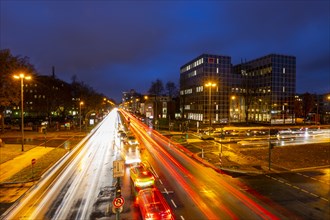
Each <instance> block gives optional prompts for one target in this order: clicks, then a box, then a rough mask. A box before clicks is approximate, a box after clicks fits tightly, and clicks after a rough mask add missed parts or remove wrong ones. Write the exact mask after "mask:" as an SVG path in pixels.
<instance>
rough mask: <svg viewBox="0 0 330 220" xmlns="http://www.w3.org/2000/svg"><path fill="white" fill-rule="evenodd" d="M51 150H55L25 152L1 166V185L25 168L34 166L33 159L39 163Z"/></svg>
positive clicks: (38, 148)
mask: <svg viewBox="0 0 330 220" xmlns="http://www.w3.org/2000/svg"><path fill="white" fill-rule="evenodd" d="M51 150H53V148H50V147H47V148H46V147H34V148H32V149H31V150H29V151H26V152H24V153H23V154H22V155H19V156H17V157H15V158H14V159H12V160H9V161H7V162H5V163H2V164H0V183H3V182H4V181H5V180H6V179H8V178H10V177H11V176H13V175H15V174H16V173H18V172H19V171H21V170H22V169H23V168H25V167H28V166H32V164H31V162H32V159H35V160H36V163H38V159H39V158H41V157H42V156H43V155H45V154H46V153H48V152H49V151H51Z"/></svg>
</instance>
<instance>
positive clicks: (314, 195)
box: [265, 174, 329, 202]
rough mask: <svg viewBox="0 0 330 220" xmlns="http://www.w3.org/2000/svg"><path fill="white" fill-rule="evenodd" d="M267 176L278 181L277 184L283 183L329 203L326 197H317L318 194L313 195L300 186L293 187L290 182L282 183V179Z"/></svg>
mask: <svg viewBox="0 0 330 220" xmlns="http://www.w3.org/2000/svg"><path fill="white" fill-rule="evenodd" d="M300 175H301V174H300ZM265 176H266V177H268V178H270V179H273V180H275V181H277V182H280V183H282V184H285V185H288V186H290V187H292V188H295V189H297V190H300V191H301V192H304V193H307V194H310V195H312V196H315V197H319V198H320V199H322V200H324V201H326V202H329V200H328V199H326V198H324V197H322V196H318V195H316V194H314V193H312V192H309V191H307V190H304V189H302V188H300V187H298V186H295V185H292V184H290V183H288V182H284V181H282V180H280V179H277V178H274V177H272V176H269V175H265Z"/></svg>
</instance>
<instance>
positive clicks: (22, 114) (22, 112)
mask: <svg viewBox="0 0 330 220" xmlns="http://www.w3.org/2000/svg"><path fill="white" fill-rule="evenodd" d="M14 78H15V79H20V80H21V121H22V125H21V130H22V151H24V109H23V108H24V106H23V103H24V96H23V92H24V83H23V80H24V79H26V80H30V79H31V76H25V74H24V73H20V74H19V75H14Z"/></svg>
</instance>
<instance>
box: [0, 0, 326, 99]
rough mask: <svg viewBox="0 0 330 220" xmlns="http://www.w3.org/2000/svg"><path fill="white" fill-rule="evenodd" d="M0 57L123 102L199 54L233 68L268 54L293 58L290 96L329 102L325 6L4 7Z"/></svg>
mask: <svg viewBox="0 0 330 220" xmlns="http://www.w3.org/2000/svg"><path fill="white" fill-rule="evenodd" d="M0 4H1V5H0V7H1V8H0V10H1V11H0V16H1V17H0V18H1V21H0V25H1V26H0V27H1V32H0V33H1V34H0V47H1V49H5V48H8V49H10V50H11V52H12V54H13V55H15V56H16V55H22V56H28V57H30V62H31V63H32V64H34V65H35V67H36V68H37V70H38V73H39V74H41V75H50V74H51V72H52V66H55V70H56V75H57V77H58V78H60V79H62V80H65V81H67V82H71V77H72V76H73V75H77V77H78V80H80V81H84V82H85V83H87V84H88V85H90V86H92V87H93V88H94V89H95V90H96V91H98V92H101V93H103V94H105V95H107V96H108V97H112V98H114V99H115V100H116V101H120V98H121V94H122V92H123V91H128V90H130V89H132V88H133V89H135V90H136V91H138V92H140V93H145V92H147V90H148V89H149V87H150V85H151V82H152V81H155V80H156V79H157V78H159V79H161V80H163V82H164V83H166V82H167V81H173V82H175V83H176V84H177V85H178V82H179V76H180V66H181V65H183V64H185V63H186V62H188V61H190V60H192V59H193V58H195V57H197V56H199V55H200V54H202V53H211V54H216V55H228V56H231V57H232V63H233V64H238V63H240V61H241V59H246V60H251V59H255V58H258V57H261V56H264V55H267V54H270V53H278V54H286V55H293V56H296V58H297V92H298V93H303V92H310V93H326V92H330V52H329V51H330V45H329V41H330V36H329V29H330V12H329V10H330V9H329V8H330V3H329V1H327V0H326V1H317V0H314V1H313V0H311V1H298V0H294V1H284V0H283V1H248V0H247V1H239V0H236V1H220V0H219V1H160V2H158V1H157V2H156V1H139V2H137V1H92V0H90V1H88V0H86V1H55V0H54V1H51V0H48V1H28V0H27V1H6V0H1V3H0Z"/></svg>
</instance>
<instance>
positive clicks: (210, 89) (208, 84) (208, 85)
mask: <svg viewBox="0 0 330 220" xmlns="http://www.w3.org/2000/svg"><path fill="white" fill-rule="evenodd" d="M216 85H217V84H215V83H212V82H208V83H207V84H205V86H206V87H209V120H210V124H209V125H210V126H209V134H210V129H211V126H212V120H211V94H212V87H215V86H216Z"/></svg>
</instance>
